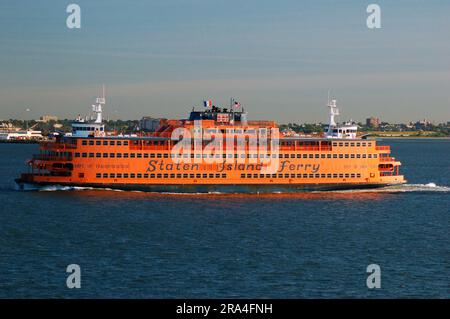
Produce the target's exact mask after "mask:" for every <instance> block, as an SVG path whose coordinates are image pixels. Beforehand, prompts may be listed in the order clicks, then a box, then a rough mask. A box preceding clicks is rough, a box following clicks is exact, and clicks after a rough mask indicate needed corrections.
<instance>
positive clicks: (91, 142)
mask: <svg viewBox="0 0 450 319" xmlns="http://www.w3.org/2000/svg"><path fill="white" fill-rule="evenodd" d="M143 143H144V145H165V141H148V140H145V141H143ZM292 143H295V142H294V141H292V142H281V145H282V146H286V145H293V144H292ZM297 143H298V142H297ZM306 143H307V142H300V143H298V145H300V146H304V145H309V144H306ZM81 144H82V145H97V146H101V145H104V146H107V145H109V146H115V145H117V146H122V145H124V146H127V145H128V141H115V140H114V141H108V140H96V141H94V140H82V141H81ZM133 144H135V145H138V144H139V141H138V140H136V141H133ZM310 145H311V146H313V145H317V146H319V144H318V142H311V144H310ZM333 146H341V147H342V146H345V147H349V146H350V147H355V146H356V147H366V146H372V143H371V142H333Z"/></svg>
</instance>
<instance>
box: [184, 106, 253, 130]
mask: <svg viewBox="0 0 450 319" xmlns="http://www.w3.org/2000/svg"><path fill="white" fill-rule="evenodd" d="M198 120H213V121H215V122H217V123H221V124H240V125H243V126H245V125H247V113H246V112H244V111H243V110H242V111H241V110H239V111H235V110H232V109H226V108H223V109H222V108H219V107H215V106H213V107H212V108H211V109H207V110H204V111H196V110H195V109H193V110H192V112H191V114H190V115H189V121H198Z"/></svg>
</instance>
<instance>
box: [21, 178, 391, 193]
mask: <svg viewBox="0 0 450 319" xmlns="http://www.w3.org/2000/svg"><path fill="white" fill-rule="evenodd" d="M16 183H17V185H18V187H19V189H20V190H28V189H36V188H39V187H44V186H62V187H92V188H98V189H117V190H129V191H133V190H134V191H146V192H156V193H188V194H189V193H190V194H197V193H198V194H201V193H205V194H208V193H224V194H235V193H244V194H264V193H296V192H312V191H336V190H351V189H373V188H381V187H385V186H389V185H391V184H389V183H373V184H372V183H371V184H369V183H366V184H363V183H348V184H270V185H269V184H222V185H219V184H218V185H214V184H196V185H187V184H184V185H180V184H172V185H170V184H158V185H155V184H117V183H114V184H107V183H90V184H84V183H83V184H79V183H53V182H28V181H23V180H21V179H16Z"/></svg>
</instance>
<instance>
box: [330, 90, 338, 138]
mask: <svg viewBox="0 0 450 319" xmlns="http://www.w3.org/2000/svg"><path fill="white" fill-rule="evenodd" d="M336 102H337V101H336V100H335V99H332V100H331V101H330V98H329V97H328V107H329V108H330V122H329V125H328V135H332V133H333V128H335V127H336V126H337V125H336V121H335V116H338V115H339V109H338V107H337V104H336Z"/></svg>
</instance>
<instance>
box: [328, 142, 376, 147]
mask: <svg viewBox="0 0 450 319" xmlns="http://www.w3.org/2000/svg"><path fill="white" fill-rule="evenodd" d="M333 146H346V147H348V146H350V147H355V146H356V147H361V146H362V147H365V146H372V143H371V142H333Z"/></svg>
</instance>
